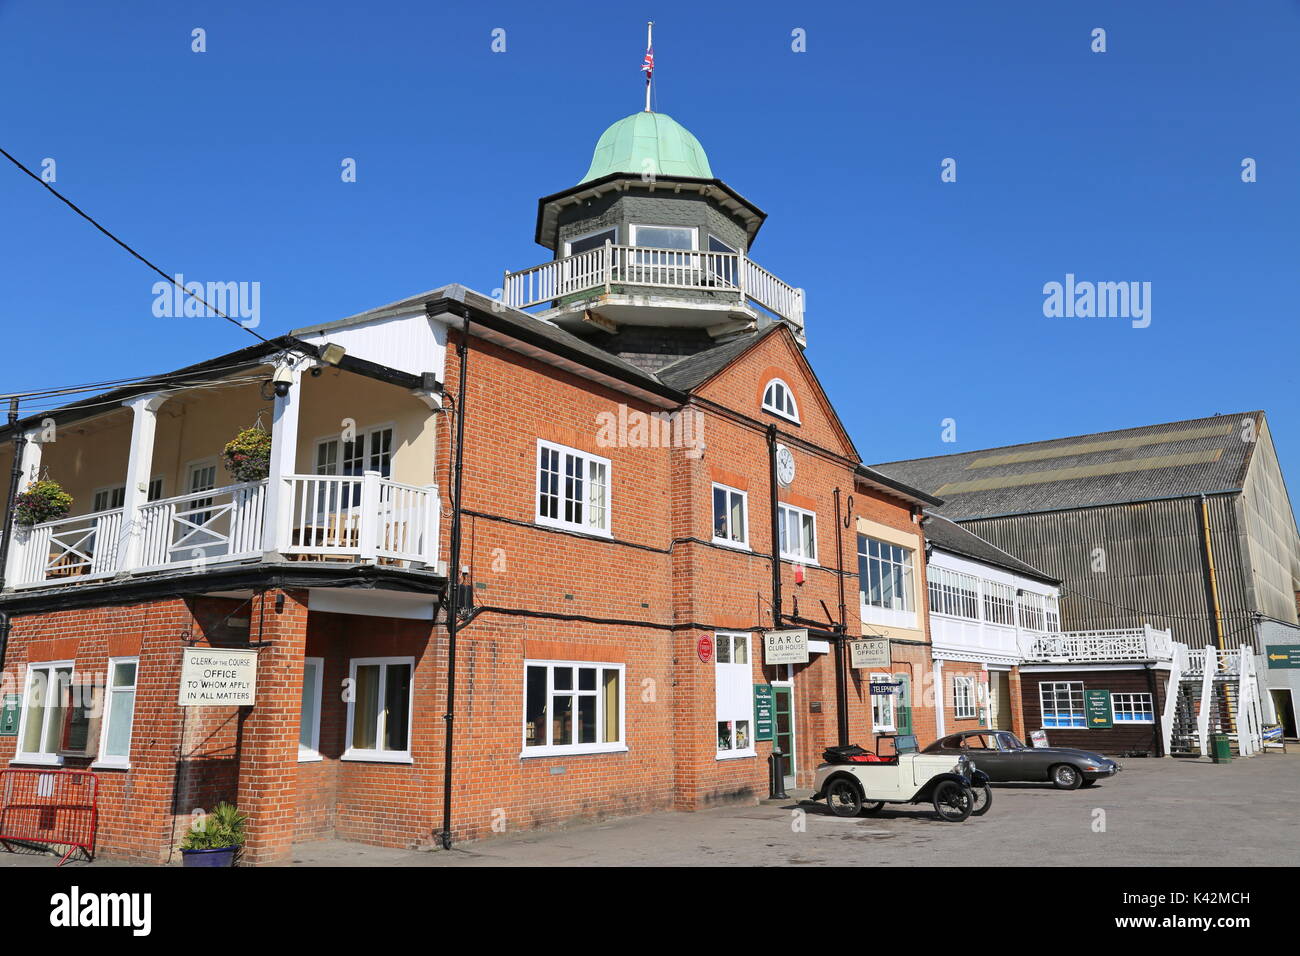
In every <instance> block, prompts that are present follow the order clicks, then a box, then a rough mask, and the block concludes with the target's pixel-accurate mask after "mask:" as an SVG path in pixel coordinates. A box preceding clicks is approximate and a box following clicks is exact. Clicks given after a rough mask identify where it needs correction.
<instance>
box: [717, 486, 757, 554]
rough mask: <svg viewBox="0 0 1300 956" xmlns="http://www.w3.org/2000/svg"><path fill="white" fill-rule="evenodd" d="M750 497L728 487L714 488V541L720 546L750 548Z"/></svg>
mask: <svg viewBox="0 0 1300 956" xmlns="http://www.w3.org/2000/svg"><path fill="white" fill-rule="evenodd" d="M747 508H748V495H746V494H745V492H743V491H737V490H736V489H735V488H728V487H727V486H726V485H717V484H715V485H714V486H713V540H714V541H716V542H717V543H718V544H727V545H731V546H732V547H741V548H745V547H748V546H749V530H748V526H749V522H748V520H747V515H746V512H747Z"/></svg>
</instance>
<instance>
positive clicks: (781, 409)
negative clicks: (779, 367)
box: [763, 378, 799, 424]
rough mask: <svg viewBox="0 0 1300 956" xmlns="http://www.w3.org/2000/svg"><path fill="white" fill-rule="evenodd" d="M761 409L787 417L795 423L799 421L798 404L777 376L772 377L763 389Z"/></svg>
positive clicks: (788, 387) (787, 387)
mask: <svg viewBox="0 0 1300 956" xmlns="http://www.w3.org/2000/svg"><path fill="white" fill-rule="evenodd" d="M763 411H765V412H771V413H772V414H773V415H780V416H781V417H782V418H788V419H790V421H792V422H794V423H796V424H798V422H799V406H798V404H796V403H795V400H794V393H793V392H791V391H790V386H789V385H787V384H785V382H783V381H781V380H780V379H779V378H774V379H772V381H770V382H768V383H767V388H765V389H764V390H763Z"/></svg>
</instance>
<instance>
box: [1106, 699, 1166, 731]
mask: <svg viewBox="0 0 1300 956" xmlns="http://www.w3.org/2000/svg"><path fill="white" fill-rule="evenodd" d="M1110 706H1111V710H1112V711H1113V712H1114V716H1115V723H1117V724H1153V723H1155V719H1156V716H1155V708H1154V707H1153V706H1152V704H1151V695H1150V694H1111V695H1110Z"/></svg>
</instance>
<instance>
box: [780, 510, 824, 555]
mask: <svg viewBox="0 0 1300 956" xmlns="http://www.w3.org/2000/svg"><path fill="white" fill-rule="evenodd" d="M776 511H777V516H776V518H777V528H778V531H785V539H786V542H787V544H788V543H789V541H790V529H789V528H787V527H786V521H787V520H788V518H787V516H788V515H792V514H793V515H795V516H797V517H799V518H805V517H808V518H812V548H813V553H812V554H810V555H808V554H802V553H799V552H796V551H790V550H789V549H788V548H787V547H786V546H785V545H781V547H780V550H781V560H782V561H792V562H794V563H796V564H802V565H804V566H806V567H815V566H817V512H815V511H809V510H808V509H806V508H800V507H799V506H798V505H792V504H787V503H786V502H784V501H782V502H780V503H778V504H777V506H776ZM799 530H800V532H802V531H803V522H802V521H800V522H799ZM779 537H780V535H779V534H778V539H779ZM796 537H798V538H799V540H800V541H802V537H803V536H802V534H800V535H798V536H796ZM778 544H779V540H778Z"/></svg>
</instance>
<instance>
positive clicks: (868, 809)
mask: <svg viewBox="0 0 1300 956" xmlns="http://www.w3.org/2000/svg"><path fill="white" fill-rule="evenodd" d="M883 809H885V801H884V800H873V801H869V802H867V803H864V804H863V805H862V812H863V813H865V814H867V815H868V816H870V815H871V814H873V813H879V812H880V811H881V810H883Z"/></svg>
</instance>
